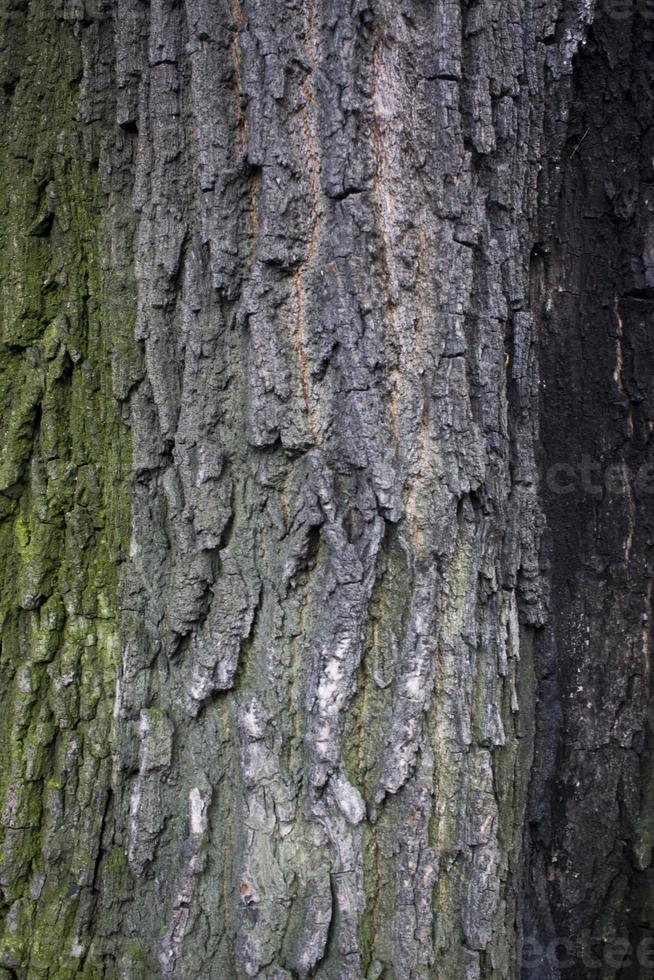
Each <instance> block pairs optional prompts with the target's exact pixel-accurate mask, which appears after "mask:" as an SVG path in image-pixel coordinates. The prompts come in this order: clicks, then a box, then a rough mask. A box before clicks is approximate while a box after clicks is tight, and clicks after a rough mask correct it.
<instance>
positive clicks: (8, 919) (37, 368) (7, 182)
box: [0, 0, 140, 980]
mask: <svg viewBox="0 0 654 980" xmlns="http://www.w3.org/2000/svg"><path fill="white" fill-rule="evenodd" d="M20 6H21V8H22V7H23V5H20ZM24 6H25V8H26V9H20V10H16V11H12V12H10V13H9V12H6V11H5V12H0V29H2V30H4V32H5V34H4V38H3V41H4V43H3V44H2V45H0V74H2V73H5V74H4V76H3V77H5V78H8V79H9V83H10V84H8V88H7V91H9V92H10V93H11V92H12V91H13V94H9V95H5V96H4V97H5V107H4V108H5V124H4V126H3V130H2V132H1V133H0V156H1V158H2V167H0V430H1V431H0V447H1V449H0V549H1V550H2V555H3V558H5V557H6V559H7V560H6V561H4V562H3V563H2V566H0V627H1V630H2V635H1V640H2V643H1V645H0V698H1V699H2V706H3V711H2V713H1V714H0V809H1V810H2V812H3V821H2V829H0V880H1V881H2V884H3V898H2V899H0V964H2V965H3V967H6V968H11V969H13V970H15V971H16V972H17V973H20V974H21V975H26V976H29V977H34V978H42V977H43V978H47V977H52V978H57V980H64V978H67V977H72V976H76V977H77V976H84V977H89V978H90V977H94V976H96V975H97V970H96V966H95V965H94V962H93V956H94V955H95V953H94V952H93V954H92V953H91V952H88V955H87V951H88V950H89V949H91V950H95V947H94V946H93V944H92V937H90V936H89V929H90V927H91V923H90V919H89V916H90V914H91V910H92V908H93V902H92V901H91V900H90V889H91V887H92V879H93V869H94V868H95V866H96V864H97V861H98V847H99V844H100V839H101V836H102V826H103V820H104V814H105V809H106V801H107V799H108V793H109V787H110V779H111V759H110V747H111V727H112V708H113V696H114V689H115V675H116V667H117V662H118V642H117V589H118V577H119V569H120V563H121V561H122V560H123V558H124V556H125V554H126V551H127V547H128V541H129V500H128V495H127V492H126V489H125V487H126V481H127V478H128V474H129V470H130V444H129V439H128V436H127V432H126V429H125V427H124V425H123V424H122V422H121V419H120V414H119V410H118V407H117V404H116V401H115V399H114V397H113V394H112V392H113V391H114V390H116V391H118V392H119V393H122V394H123V395H125V394H126V393H127V391H128V390H129V387H130V386H131V384H133V383H134V379H135V378H136V377H137V376H138V370H139V364H140V361H139V354H138V352H137V350H136V347H135V346H134V345H133V343H132V336H133V320H134V289H133V283H130V282H126V283H122V282H121V284H120V288H119V289H117V290H116V289H114V284H113V283H109V284H108V283H107V281H106V278H103V274H102V264H103V258H102V250H103V247H104V245H103V243H104V241H106V239H107V233H106V229H105V228H104V226H103V222H105V221H107V220H109V218H108V217H105V215H108V213H109V209H107V207H106V202H105V200H104V198H103V196H102V192H101V190H100V188H99V186H98V179H97V163H98V161H97V160H94V159H93V151H92V146H93V142H94V140H95V135H94V127H93V126H92V125H86V126H84V125H83V124H82V123H81V122H80V121H79V116H80V114H79V113H78V101H79V80H80V78H81V76H82V71H81V68H82V65H81V55H80V48H79V41H78V39H77V38H76V27H75V25H74V24H73V23H72V22H65V21H64V20H62V19H61V18H60V16H59V14H58V9H59V5H58V4H56V3H55V2H54V0H45V2H43V3H39V4H29V5H24ZM9 51H10V52H11V57H9V55H8V52H9ZM97 125H98V126H99V127H101V126H102V123H98V124H97ZM96 142H97V140H96ZM114 293H115V294H116V296H117V297H119V299H114V298H113V296H114ZM117 306H119V312H118V314H117V312H116V310H117ZM119 364H121V365H122V364H126V365H127V367H123V368H122V373H121V374H120V376H119V377H114V376H113V375H112V365H114V367H116V368H117V367H118V365H119ZM113 853H114V852H112V854H113ZM116 853H117V852H116ZM105 864H106V868H107V874H108V876H109V879H110V880H111V879H112V878H115V880H116V882H117V883H118V881H119V880H120V879H122V877H123V876H124V874H125V862H124V860H118V859H117V858H115V857H112V860H111V862H105ZM115 890H116V893H118V891H119V886H118V884H116V888H115ZM82 964H83V965H82Z"/></svg>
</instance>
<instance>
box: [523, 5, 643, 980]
mask: <svg viewBox="0 0 654 980" xmlns="http://www.w3.org/2000/svg"><path fill="white" fill-rule="evenodd" d="M653 51H654V31H653V29H652V22H651V19H650V18H646V19H643V18H642V17H641V16H635V17H627V18H620V19H616V18H614V17H610V16H607V15H606V13H604V14H603V15H600V16H598V17H597V18H596V19H595V21H594V23H593V25H592V27H591V29H590V31H589V33H588V37H587V40H586V43H585V44H584V46H583V48H582V49H581V50H580V51H579V53H578V54H577V56H576V59H575V68H574V79H573V100H572V108H571V114H570V120H569V124H568V133H567V140H566V144H565V147H564V150H563V154H562V159H561V161H560V163H559V162H558V161H557V163H556V165H555V166H551V165H550V166H549V167H548V172H547V175H546V180H547V182H548V183H549V184H550V186H551V187H553V188H554V192H553V193H552V197H555V201H552V202H551V203H550V204H549V206H547V207H546V208H545V209H544V210H543V214H544V216H545V217H544V221H543V232H542V234H543V241H544V242H545V243H546V245H545V247H544V248H543V249H541V250H539V251H538V252H537V253H536V254H534V256H533V259H532V297H533V299H532V302H533V304H534V312H535V314H536V315H537V316H538V318H539V327H540V330H539V333H540V363H541V377H542V381H543V384H542V394H541V431H542V437H543V441H542V453H541V459H542V473H543V475H544V476H546V479H544V482H543V487H544V492H543V499H544V501H545V514H546V517H547V521H548V527H549V535H548V537H549V548H548V551H549V555H550V562H551V581H552V587H551V604H550V616H549V622H548V625H547V627H546V629H545V630H544V631H543V637H542V643H541V645H540V649H541V652H540V654H539V657H538V659H537V663H538V664H539V666H538V671H539V674H540V683H539V692H540V698H541V700H540V705H539V709H538V712H537V719H538V721H537V732H538V736H537V743H536V744H537V751H536V767H535V772H536V777H535V780H534V784H533V788H532V800H531V806H530V837H531V840H532V842H533V845H534V846H535V850H534V856H533V858H532V862H531V869H532V870H531V876H530V878H529V879H528V882H529V885H528V888H529V891H530V892H531V895H532V901H531V902H530V903H529V905H530V906H531V910H532V913H533V915H534V918H533V920H532V922H533V928H534V929H535V930H536V931H537V932H538V934H539V938H540V939H541V940H542V941H543V942H544V943H545V944H546V943H548V942H549V941H550V940H551V938H552V937H553V936H558V937H561V938H562V939H564V940H567V941H570V942H572V943H573V944H574V947H575V948H576V950H577V953H576V955H574V956H572V957H570V956H569V955H568V952H569V948H570V947H568V948H566V947H562V948H561V950H560V955H561V959H562V961H565V960H570V959H572V960H573V961H574V962H573V963H572V965H570V964H569V965H568V968H567V969H562V970H561V975H562V976H574V977H586V976H589V977H590V976H598V975H601V976H603V977H605V976H606V977H614V976H620V977H622V976H625V977H626V976H629V977H648V976H652V975H653V974H654V971H653V970H652V961H651V948H650V956H649V960H648V961H647V962H648V963H649V966H648V965H647V963H646V962H645V960H644V958H643V962H642V963H638V960H637V958H636V956H635V955H633V953H632V954H627V955H625V954H624V951H622V954H620V953H619V951H618V950H617V947H616V952H615V956H614V955H613V954H611V955H610V957H608V958H609V959H611V961H612V962H606V959H607V957H606V956H605V950H606V943H607V942H609V943H610V941H611V940H613V939H614V938H618V939H619V940H622V941H630V942H631V943H632V944H633V945H634V946H635V945H637V944H638V943H639V942H640V941H641V940H643V939H646V938H651V936H652V932H651V929H652V918H651V897H649V896H651V872H650V871H649V867H650V863H651V857H652V854H651V851H652V843H653V842H654V839H653V837H652V832H653V829H654V826H653V824H652V755H651V739H652V728H651V722H652V718H651V707H650V704H651V683H652V680H651V667H650V658H651V652H652V650H651V618H652V604H651V603H652V557H651V544H652V531H653V527H652V515H653V506H652V492H653V490H654V486H653V483H652V474H653V473H654V468H653V467H652V463H653V462H654V457H653V456H652V443H651V433H652V427H653V422H654V419H653V417H652V377H653V368H654V363H653V355H654V349H653V345H652V322H653V321H652V314H653V312H654V305H653V299H654V292H653V291H652V284H653V283H654V278H653V277H654V269H653V267H652V230H653V219H652V213H653V210H654V195H653V193H652V192H653V172H652V149H653V146H652V128H651V118H652V108H653V105H652V100H653V90H652V86H653V83H654V64H653V62H652V53H653ZM584 937H585V938H584ZM584 944H585V947H586V953H585V956H584V961H583V962H582V960H581V958H580V955H579V950H580V949H581V948H582V945H584ZM621 956H624V958H625V960H626V961H627V963H628V962H629V961H631V964H632V966H631V968H629V969H625V970H624V971H622V970H621V969H619V963H620V959H621ZM527 975H528V976H534V977H539V978H540V977H548V976H558V975H559V974H558V972H557V970H556V969H553V968H551V969H548V968H547V967H546V966H545V965H541V966H539V967H538V968H536V969H535V970H534V971H527Z"/></svg>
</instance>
